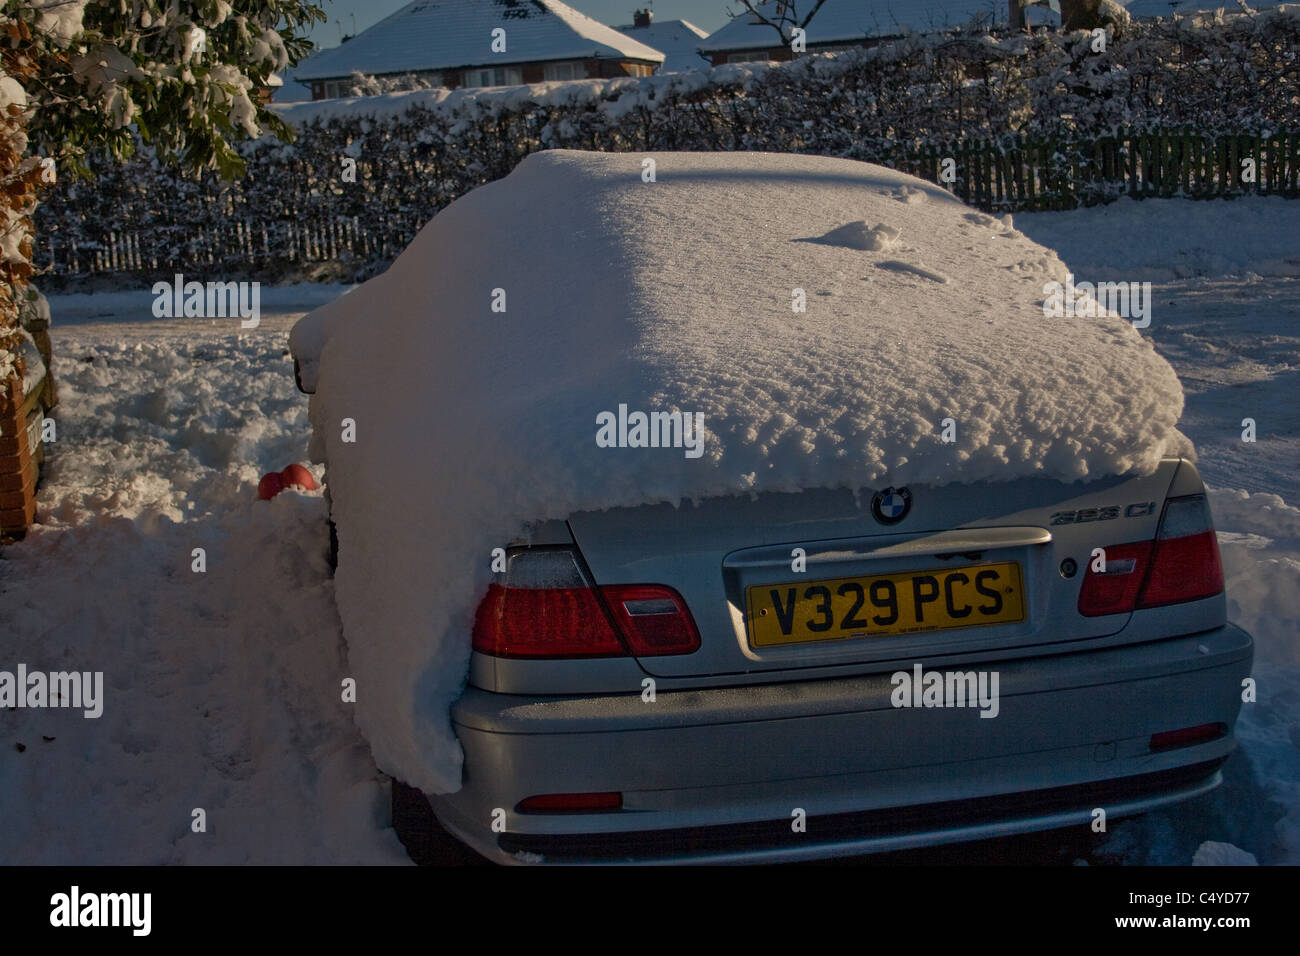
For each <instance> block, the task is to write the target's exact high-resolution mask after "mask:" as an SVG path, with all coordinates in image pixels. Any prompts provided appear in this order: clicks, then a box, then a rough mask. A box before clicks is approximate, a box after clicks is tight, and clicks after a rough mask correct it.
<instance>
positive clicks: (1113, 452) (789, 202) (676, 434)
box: [292, 151, 1190, 792]
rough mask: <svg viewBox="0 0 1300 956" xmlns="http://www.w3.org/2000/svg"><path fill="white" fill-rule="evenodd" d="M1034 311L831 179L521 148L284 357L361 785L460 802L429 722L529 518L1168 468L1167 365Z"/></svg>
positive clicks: (959, 257) (1018, 292) (447, 743)
mask: <svg viewBox="0 0 1300 956" xmlns="http://www.w3.org/2000/svg"><path fill="white" fill-rule="evenodd" d="M539 236H540V237H541V238H539ZM1052 283H1058V284H1060V286H1061V287H1065V288H1069V277H1068V276H1067V270H1066V268H1065V266H1064V265H1063V264H1062V263H1061V261H1060V260H1059V259H1058V258H1057V257H1056V255H1055V254H1054V253H1052V252H1051V251H1049V250H1047V249H1044V248H1043V247H1041V246H1039V245H1037V244H1035V243H1034V242H1032V241H1030V240H1029V239H1028V238H1026V237H1025V236H1023V235H1021V234H1020V233H1019V232H1017V231H1016V230H1015V229H1014V228H1013V226H1012V223H1011V221H1010V218H1009V217H1008V218H1006V219H1003V220H998V219H994V218H990V217H988V216H985V215H982V214H980V213H978V212H975V211H973V210H971V209H969V208H968V207H966V206H963V205H962V204H961V203H959V202H958V201H957V200H955V199H953V198H952V197H951V196H949V195H948V194H947V193H946V192H944V191H943V190H942V189H940V188H938V187H936V186H934V185H930V184H927V183H924V182H922V181H921V180H918V179H914V178H912V177H909V176H906V175H903V174H900V173H897V172H893V171H891V170H887V169H884V168H881V167H877V166H871V165H868V164H865V163H858V162H853V161H848V160H837V159H829V158H823V157H815V156H787V155H774V154H755V153H710V154H702V153H701V154H696V153H677V154H674V153H659V154H654V155H648V156H642V155H640V154H609V153H583V152H571V151H554V152H543V153H538V154H535V155H533V156H530V157H529V158H528V159H526V160H524V161H523V163H521V164H520V166H519V167H518V168H517V169H516V170H515V172H514V173H512V174H511V175H510V176H508V177H507V178H505V179H503V180H501V181H499V182H495V183H492V184H490V185H487V186H483V187H481V188H479V189H477V190H475V191H474V192H472V193H470V194H469V195H467V196H465V197H464V198H462V199H460V200H459V201H457V202H456V203H454V204H452V205H451V206H450V207H448V208H447V209H445V210H444V211H443V212H441V213H440V214H439V215H438V216H437V217H435V218H434V219H433V220H432V221H431V222H430V223H429V224H428V226H426V227H425V229H424V230H423V231H422V232H421V233H420V235H419V236H418V237H417V238H416V239H415V241H414V242H412V244H411V245H410V247H409V248H408V249H407V250H406V251H405V252H404V253H403V254H402V256H401V257H400V258H399V259H398V260H397V261H396V262H395V263H394V265H393V266H392V267H391V268H390V269H389V270H388V272H386V273H385V274H384V275H382V276H380V277H378V278H376V279H374V280H372V281H370V282H368V283H367V284H366V285H364V286H362V287H361V288H359V289H357V290H355V291H354V292H353V293H351V294H349V295H347V296H345V297H343V298H342V299H340V300H338V301H337V302H335V303H331V304H330V305H329V306H326V307H325V308H323V309H320V310H318V311H317V312H315V313H313V314H312V315H310V316H308V317H307V318H305V319H303V320H302V321H301V322H300V323H299V324H298V326H297V327H296V328H295V329H294V333H293V339H292V345H293V349H294V353H295V355H296V356H297V357H298V359H299V361H300V364H301V365H302V372H303V377H304V382H305V384H307V385H308V387H309V388H312V387H314V388H315V390H316V394H315V395H314V396H313V399H312V421H313V426H314V430H315V437H314V441H313V455H314V456H315V457H316V458H317V459H318V460H321V459H323V460H325V461H326V463H327V470H326V481H327V483H328V486H329V489H330V494H331V498H332V501H333V510H334V518H335V522H336V524H337V526H338V535H339V546H340V554H339V568H338V573H337V577H336V592H337V599H338V605H339V611H340V614H341V617H342V620H343V625H344V631H345V634H346V636H347V640H348V646H349V659H350V666H351V668H352V671H353V672H354V674H355V677H356V678H357V688H358V690H357V715H358V720H359V721H360V724H361V727H362V730H363V731H364V732H365V733H366V735H367V737H368V738H369V740H370V742H371V744H372V746H373V749H374V752H375V756H376V759H377V761H378V763H379V765H380V767H381V769H383V770H385V771H386V772H389V773H392V774H394V775H395V776H397V777H399V778H401V779H403V780H405V781H407V782H409V783H411V784H413V785H415V786H418V787H421V788H423V789H425V790H427V791H430V792H446V791H451V790H455V789H456V788H458V787H459V784H460V749H459V746H458V744H457V742H456V739H455V736H454V734H453V732H452V728H451V724H450V720H449V716H448V708H449V706H450V704H451V703H452V701H454V699H455V698H456V696H457V695H458V694H459V692H460V690H461V688H462V686H463V683H464V680H465V677H466V672H467V664H468V659H469V655H470V629H471V622H472V619H473V613H474V609H475V607H476V606H477V604H478V602H479V599H480V598H481V597H482V595H483V593H484V592H485V590H486V588H487V585H488V583H489V581H490V580H491V572H490V560H491V557H490V556H491V552H492V550H493V548H496V547H500V546H503V545H504V544H505V543H506V542H507V541H508V540H509V539H510V538H511V537H512V536H514V535H515V534H516V533H517V532H518V531H519V529H520V527H521V525H522V524H523V523H524V522H527V521H530V520H538V519H544V518H564V517H566V516H567V515H569V514H571V513H572V512H574V511H577V510H591V509H599V508H603V507H612V506H625V505H636V504H639V503H643V502H663V501H668V502H674V503H676V502H680V501H683V500H689V499H699V498H704V497H709V496H714V495H725V494H733V493H744V492H751V491H767V490H775V491H794V490H798V489H803V488H809V487H850V488H865V487H879V486H881V485H884V484H896V485H901V484H921V483H930V484H943V483H949V482H970V481H1005V480H1010V479H1014V478H1018V477H1022V476H1040V477H1052V478H1058V479H1062V480H1066V481H1074V480H1081V479H1087V478H1093V477H1097V476H1102V475H1107V474H1123V473H1129V472H1147V471H1150V470H1152V469H1153V468H1154V466H1155V465H1156V463H1157V461H1158V460H1159V459H1160V458H1161V457H1162V456H1164V455H1167V454H1189V453H1190V448H1189V445H1188V443H1187V441H1186V439H1184V438H1183V437H1182V435H1181V434H1180V433H1179V432H1178V431H1177V430H1176V424H1177V422H1178V418H1179V416H1180V414H1181V412H1182V406H1183V397H1182V390H1181V388H1180V386H1179V383H1178V380H1177V378H1176V376H1175V374H1174V372H1173V370H1172V368H1171V367H1170V366H1169V365H1168V364H1167V363H1166V362H1165V361H1164V360H1163V359H1161V358H1160V357H1159V356H1157V354H1156V353H1155V351H1154V349H1153V348H1152V347H1151V345H1150V343H1149V342H1148V341H1146V340H1144V339H1143V338H1142V336H1141V334H1140V333H1139V332H1138V331H1136V330H1135V328H1134V326H1133V323H1132V322H1130V321H1126V320H1125V319H1122V318H1119V317H1116V316H1111V315H1105V314H1103V315H1102V316H1100V317H1097V316H1093V315H1089V314H1088V313H1089V311H1090V310H1088V309H1082V310H1072V309H1071V310H1059V309H1058V310H1056V311H1057V313H1060V312H1062V311H1063V312H1065V314H1055V315H1054V314H1053V313H1052V310H1051V309H1045V308H1044V302H1045V299H1048V298H1049V293H1048V291H1047V290H1048V289H1049V287H1050V286H1051V284H1052ZM1080 312H1082V313H1083V314H1078V313H1080ZM1071 313H1073V314H1071ZM945 420H947V421H948V422H951V425H946V424H945Z"/></svg>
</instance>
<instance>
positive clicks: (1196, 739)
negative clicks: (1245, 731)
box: [1149, 723, 1228, 751]
mask: <svg viewBox="0 0 1300 956" xmlns="http://www.w3.org/2000/svg"><path fill="white" fill-rule="evenodd" d="M1227 732H1228V725H1227V724H1222V723H1219V724H1197V725H1196V726H1195V727H1184V728H1182V729H1181V730H1166V731H1165V732H1164V733H1160V734H1152V735H1151V743H1150V744H1149V746H1150V747H1151V750H1152V751H1159V750H1174V749H1176V748H1178V747H1190V746H1192V744H1203V743H1207V742H1209V741H1211V740H1218V739H1219V738H1220V737H1222V736H1224V735H1225V734H1226V733H1227Z"/></svg>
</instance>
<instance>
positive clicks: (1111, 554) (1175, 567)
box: [1079, 495, 1223, 617]
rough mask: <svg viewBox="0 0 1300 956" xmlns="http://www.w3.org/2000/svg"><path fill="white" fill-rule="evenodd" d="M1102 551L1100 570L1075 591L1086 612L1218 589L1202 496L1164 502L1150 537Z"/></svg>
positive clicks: (1214, 547)
mask: <svg viewBox="0 0 1300 956" xmlns="http://www.w3.org/2000/svg"><path fill="white" fill-rule="evenodd" d="M1104 550H1105V567H1106V569H1105V571H1104V572H1103V571H1097V570H1094V564H1093V563H1091V562H1090V563H1089V566H1088V573H1087V575H1086V576H1085V577H1084V579H1083V586H1082V588H1081V589H1080V591H1079V613H1080V614H1082V615H1084V616H1085V617H1098V616H1100V615H1103V614H1126V613H1128V612H1130V611H1133V610H1136V609H1141V608H1152V607H1163V606H1165V605H1169V604H1181V603H1183V602H1186V601H1199V600H1201V599H1202V598H1207V597H1213V596H1214V595H1216V594H1219V593H1221V592H1222V591H1223V565H1222V563H1221V562H1220V559H1219V543H1218V540H1217V539H1216V537H1215V534H1214V524H1213V522H1212V520H1211V518H1210V506H1209V503H1208V502H1207V501H1206V500H1205V496H1204V495H1190V496H1188V497H1186V498H1171V499H1169V501H1167V502H1166V503H1165V510H1164V513H1163V514H1162V515H1161V517H1160V527H1159V530H1158V531H1157V532H1156V540H1155V541H1133V542H1129V543H1128V544H1117V545H1112V546H1111V547H1109V548H1106V549H1104Z"/></svg>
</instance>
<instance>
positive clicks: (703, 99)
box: [38, 7, 1300, 278]
mask: <svg viewBox="0 0 1300 956" xmlns="http://www.w3.org/2000/svg"><path fill="white" fill-rule="evenodd" d="M1097 47H1098V44H1097V43H1096V41H1095V40H1094V38H1093V37H1091V36H1090V35H1088V34H1086V33H1078V34H1073V35H1061V34H1051V33H1045V32H1042V33H1038V34H1036V35H1033V36H1029V35H1015V36H1011V37H1002V38H998V37H994V36H970V35H965V36H927V37H913V38H908V39H904V40H900V41H897V42H893V43H889V44H885V45H881V46H877V47H874V48H870V49H860V50H854V51H850V52H846V53H841V54H838V55H833V56H816V57H805V58H801V59H799V60H797V61H795V62H794V63H791V64H785V65H782V66H774V65H773V66H768V65H753V64H745V65H730V66H725V67H719V68H716V69H714V70H712V71H710V72H705V73H686V74H668V75H663V76H656V77H649V78H645V79H622V80H586V81H578V82H573V83H552V84H537V85H533V86H523V87H516V88H511V89H506V90H493V91H479V90H462V91H454V92H448V91H446V90H416V91H411V92H407V93H394V94H388V95H385V96H377V97H367V98H363V99H356V100H339V101H330V102H325V103H306V104H299V105H293V106H287V107H283V108H282V115H283V116H284V118H285V119H286V120H288V121H289V123H290V124H291V125H293V126H295V127H297V128H298V130H299V138H298V140H297V142H296V143H294V144H293V145H288V146H286V145H283V144H281V143H278V142H275V141H272V140H270V139H262V140H257V141H254V142H251V143H247V144H245V145H244V146H243V148H242V151H243V153H244V155H245V157H246V159H247V162H248V170H249V172H248V177H247V179H246V180H245V181H243V182H241V183H238V184H235V185H230V184H225V183H221V182H220V181H218V180H216V179H215V178H205V179H203V180H200V181H190V180H187V181H179V180H178V179H177V178H176V176H175V174H173V173H172V172H171V171H169V170H166V169H163V168H161V167H159V166H158V165H157V164H155V163H152V162H150V161H149V160H148V159H147V158H144V157H143V156H142V158H141V159H140V160H138V161H136V162H134V163H131V164H128V165H126V166H124V167H122V168H120V169H105V170H104V171H103V174H102V175H101V178H100V181H99V183H98V184H97V185H96V186H95V187H94V188H93V189H92V188H89V187H86V186H79V185H76V184H67V185H64V186H61V187H60V193H59V194H58V195H57V196H55V197H54V198H53V199H52V201H51V202H49V203H48V204H47V205H46V206H45V207H44V208H43V210H42V212H41V218H40V223H39V225H40V228H39V230H38V235H39V236H40V248H39V250H38V259H39V261H40V262H41V263H42V264H44V265H52V267H53V270H54V272H55V273H56V275H58V276H60V277H63V278H67V277H71V276H74V275H78V274H85V273H91V272H104V271H117V272H122V271H127V272H133V273H138V274H142V275H156V274H159V273H170V272H173V271H182V272H194V273H198V272H220V273H238V274H247V273H249V272H254V273H256V274H258V275H259V276H261V277H264V278H290V277H294V276H303V277H307V276H315V277H323V276H334V277H349V278H351V277H364V276H366V275H369V274H373V273H374V272H375V271H377V270H378V269H379V268H382V266H383V265H385V264H386V263H387V262H388V261H390V260H391V259H392V257H393V256H395V255H396V254H397V253H398V252H400V251H401V249H402V248H404V247H405V245H406V244H407V242H409V241H410V239H411V238H412V237H413V236H414V235H415V233H416V231H417V230H418V229H419V227H420V226H422V225H423V224H424V223H425V222H426V221H427V220H428V219H429V218H430V217H431V216H432V215H433V214H434V213H436V212H437V211H438V210H439V209H441V208H443V207H444V206H446V205H447V204H448V203H450V202H451V201H452V200H453V199H455V198H456V197H458V196H460V195H462V194H464V193H465V192H467V191H469V190H470V189H473V188H474V187H476V186H478V185H481V184H483V183H486V182H490V181H493V180H496V179H499V178H501V177H502V176H504V175H506V174H507V173H509V172H510V171H511V170H512V169H513V168H514V167H515V165H517V164H518V162H519V161H520V160H521V159H522V158H523V157H524V156H526V155H528V154H530V153H532V152H534V151H537V150H539V149H545V148H555V147H563V148H573V149H595V150H605V151H654V150H703V151H715V150H765V151H777V152H797V153H817V154H822V155H827V156H838V157H846V158H852V159H863V160H870V161H875V162H880V163H884V164H886V165H891V166H895V167H897V168H900V169H904V170H907V171H911V172H917V173H921V174H927V172H926V171H927V170H928V169H930V168H932V167H935V166H936V157H937V155H939V154H941V153H942V152H943V151H944V150H951V151H954V152H956V150H957V147H958V146H960V145H961V144H969V143H971V142H972V141H979V142H992V143H995V144H996V143H998V142H1003V143H1005V142H1008V141H1011V140H1014V141H1015V142H1020V141H1021V140H1022V139H1028V140H1029V141H1031V142H1034V143H1037V144H1039V146H1038V147H1037V153H1036V155H1039V156H1040V157H1045V161H1046V163H1047V164H1048V165H1049V166H1050V167H1051V168H1050V170H1048V173H1050V175H1048V174H1044V175H1042V176H1041V177H1040V178H1041V180H1042V181H1043V182H1046V183H1048V184H1049V187H1050V196H1047V197H1044V196H1043V195H1042V194H1041V193H1038V194H1036V196H1035V204H1036V205H1042V204H1043V203H1044V201H1045V199H1050V201H1051V202H1052V203H1054V204H1057V205H1060V204H1072V203H1075V202H1081V203H1087V202H1096V201H1104V200H1106V199H1109V198H1113V196H1114V195H1115V194H1116V193H1117V192H1118V191H1119V187H1117V186H1116V175H1117V174H1116V173H1115V172H1114V170H1111V171H1110V178H1109V179H1107V176H1106V175H1105V173H1106V170H1105V169H1102V168H1100V167H1094V164H1096V163H1097V156H1098V152H1097V141H1098V138H1099V137H1105V136H1109V135H1113V134H1115V133H1117V132H1120V131H1133V130H1138V131H1141V130H1150V129H1161V130H1167V129H1178V130H1182V131H1185V132H1186V133H1188V134H1190V135H1193V136H1195V137H1199V138H1200V141H1206V140H1208V141H1212V140H1213V138H1214V137H1217V136H1222V135H1227V134H1232V135H1249V136H1255V135H1264V136H1268V135H1270V134H1272V133H1275V132H1276V131H1277V130H1279V129H1286V128H1287V127H1294V126H1295V124H1296V120H1297V115H1298V114H1300V111H1298V110H1297V103H1300V8H1295V7H1293V8H1290V9H1280V10H1274V11H1267V12H1264V13H1260V14H1258V15H1255V16H1238V17H1230V18H1228V19H1226V20H1223V19H1220V20H1218V21H1215V22H1193V21H1191V20H1186V19H1184V20H1168V21H1160V22H1157V23H1153V24H1138V25H1135V26H1134V27H1133V28H1132V30H1131V31H1130V32H1129V33H1128V34H1127V35H1125V36H1124V37H1123V38H1122V39H1120V40H1113V39H1112V40H1111V41H1110V42H1109V43H1108V44H1107V45H1106V49H1105V50H1104V51H1102V50H1099V49H1098V48H1097ZM1297 142H1298V141H1297V140H1295V139H1293V140H1291V141H1290V144H1289V146H1288V145H1287V144H1286V143H1285V142H1284V143H1283V148H1286V149H1289V150H1290V151H1291V154H1292V158H1291V160H1290V162H1291V165H1290V166H1289V167H1288V168H1289V169H1291V170H1294V168H1295V165H1294V164H1295V162H1296V159H1295V157H1294V153H1295V152H1296V151H1297V150H1298V149H1300V146H1297ZM1044 151H1045V152H1044ZM1233 155H1234V156H1235V154H1233ZM1106 165H1107V167H1109V166H1110V165H1112V164H1106ZM1121 172H1122V170H1121ZM1293 178H1294V177H1293ZM1284 179H1285V177H1284ZM967 182H968V180H967V178H966V172H965V171H963V178H962V179H961V180H960V181H959V182H958V183H957V184H955V191H956V192H957V193H958V194H959V195H963V198H967V197H966V195H965V194H964V192H963V190H964V189H965V188H966V184H967ZM1284 184H1285V183H1284ZM1241 185H1242V184H1240V183H1236V182H1229V183H1228V184H1227V187H1226V188H1227V190H1228V191H1232V189H1233V188H1236V187H1238V186H1241ZM1291 188H1300V183H1293V184H1292V186H1291ZM969 198H973V199H978V198H979V197H978V196H971V197H969ZM1018 202H1019V200H1017V199H1014V198H1013V199H1012V200H1007V201H1004V202H1003V203H1002V204H1001V205H1002V207H1003V208H1008V207H1015V206H1016V205H1017V203H1018ZM987 204H988V203H987V202H986V205H987Z"/></svg>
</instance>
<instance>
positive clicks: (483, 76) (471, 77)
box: [465, 66, 524, 86]
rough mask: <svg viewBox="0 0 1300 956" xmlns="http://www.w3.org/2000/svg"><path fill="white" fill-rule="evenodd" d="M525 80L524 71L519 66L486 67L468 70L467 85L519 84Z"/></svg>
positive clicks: (466, 74)
mask: <svg viewBox="0 0 1300 956" xmlns="http://www.w3.org/2000/svg"><path fill="white" fill-rule="evenodd" d="M523 82H524V74H523V71H522V70H521V69H520V68H519V67H517V66H498V67H486V68H484V69H481V70H466V71H465V85H466V86H519V85H520V84H521V83H523Z"/></svg>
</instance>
